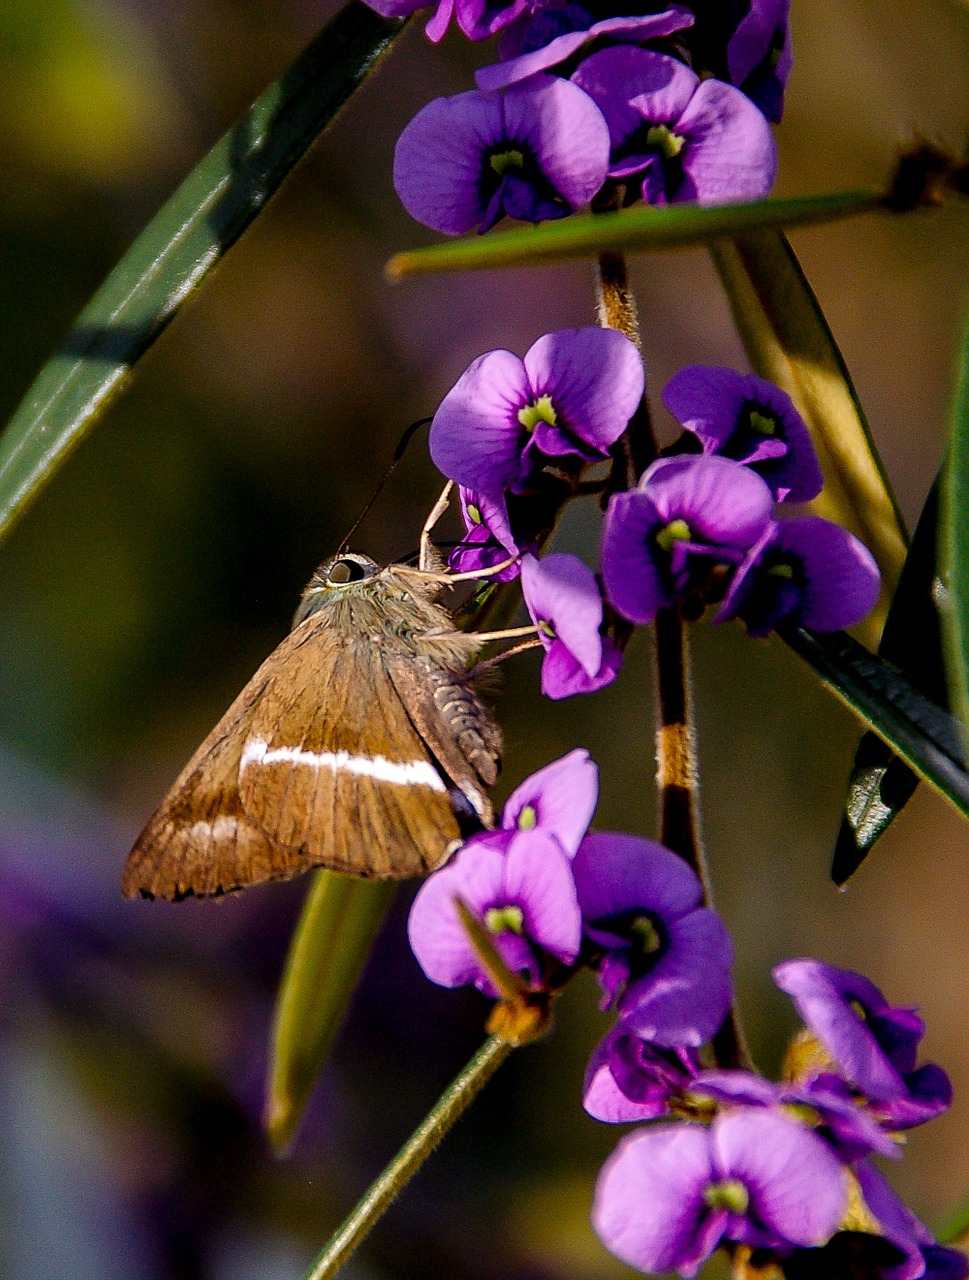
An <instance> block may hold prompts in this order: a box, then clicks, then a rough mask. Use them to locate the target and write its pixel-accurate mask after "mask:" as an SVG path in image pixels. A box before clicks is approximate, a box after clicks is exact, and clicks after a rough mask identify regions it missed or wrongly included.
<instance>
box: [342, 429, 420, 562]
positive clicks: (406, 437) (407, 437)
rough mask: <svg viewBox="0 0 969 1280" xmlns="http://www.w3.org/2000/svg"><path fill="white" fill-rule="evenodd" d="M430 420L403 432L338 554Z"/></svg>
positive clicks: (347, 543)
mask: <svg viewBox="0 0 969 1280" xmlns="http://www.w3.org/2000/svg"><path fill="white" fill-rule="evenodd" d="M430 421H431V419H430V418H418V419H417V421H416V422H412V423H411V424H410V426H409V427H408V428H407V430H406V431H405V432H404V433H403V435H402V436H401V437H400V439H399V440H398V441H397V448H396V449H395V450H394V456H393V458H392V459H391V463H390V466H389V467H388V468H387V470H386V471H385V472H384V474H383V475H382V476H381V478H380V481H379V482H378V484H377V487H376V489H374V491H373V493H372V494H371V495H370V497H369V499H368V500H367V504H366V506H365V507H364V509H363V510H362V511H361V512H360V514H359V515H358V516H357V518H356V520H354V522H353V524H352V526H351V528H350V532H349V533H348V534H347V536H346V537H345V538H344V539H343V541H342V542H341V543H340V546H339V548H338V549H337V555H338V556H340V555H343V553H344V551H346V549H347V547H348V546H349V545H350V539H351V538H352V537H353V535H354V534H355V533H356V531H357V530H358V529H359V528H360V526H361V525H362V524H363V521H364V519H365V517H366V515H367V512H368V511H369V510H370V508H371V507H372V506H373V504H374V503H375V502H376V501H377V499H378V498H379V497H380V495H381V493H383V490H384V486H385V485H386V483H387V481H388V480H389V479H390V477H391V476H392V475H393V474H394V471H395V469H396V467H397V464H398V462H400V460H401V458H402V457H403V456H404V453H405V452H406V449H407V446H408V445H409V444H410V442H411V440H413V438H414V436H415V434H416V433H417V432H418V431H419V430H420V429H421V427H426V426H427V424H428V423H429V422H430Z"/></svg>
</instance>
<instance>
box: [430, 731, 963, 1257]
mask: <svg viewBox="0 0 969 1280" xmlns="http://www.w3.org/2000/svg"><path fill="white" fill-rule="evenodd" d="M597 791H598V775H597V770H596V767H595V765H594V764H593V763H592V761H591V760H590V759H589V757H588V754H587V753H586V752H584V751H581V750H578V751H573V752H571V753H570V754H569V755H567V756H565V757H563V758H562V759H561V760H557V761H555V762H554V763H553V764H550V765H548V766H546V767H545V768H544V769H541V770H539V772H538V773H536V774H534V775H533V776H532V777H531V778H529V779H527V780H526V781H525V782H524V783H522V785H521V786H520V787H518V789H517V790H516V791H515V792H513V794H512V796H511V797H510V799H509V800H508V803H507V804H506V806H505V808H504V811H503V813H502V817H501V824H500V826H499V827H498V828H497V829H496V830H494V831H489V832H484V833H482V834H480V835H477V836H474V837H472V838H471V839H469V840H468V841H467V842H466V843H465V844H464V845H463V846H462V847H461V849H460V850H459V852H458V853H457V855H456V857H455V858H454V859H453V860H452V861H451V862H450V863H449V864H448V865H447V866H445V867H444V868H443V869H442V870H440V871H437V872H435V873H434V874H433V875H432V876H431V877H430V879H429V880H428V881H427V882H426V883H425V884H424V885H423V886H422V888H421V889H420V891H419V893H418V894H417V897H416V898H415V900H414V904H413V907H412V910H411V915H410V921H409V926H408V930H409V935H410V940H411V945H412V947H413V950H414V953H415V955H416V956H417V958H418V960H419V962H420V964H421V966H422V967H423V969H424V971H425V973H426V974H427V976H428V977H429V978H431V979H432V980H433V981H435V982H438V983H440V984H442V985H444V986H451V987H454V986H460V985H464V984H468V983H473V984H474V985H475V986H477V987H478V988H479V990H481V991H483V992H485V993H486V994H488V995H492V996H494V995H497V994H498V990H499V985H498V984H497V983H496V981H495V974H494V972H493V971H492V969H491V967H490V965H489V963H488V962H487V959H486V958H485V957H484V956H483V955H482V954H481V953H480V952H479V949H478V948H477V947H476V945H475V943H474V941H473V940H472V936H471V934H470V933H469V931H468V930H467V928H466V927H465V925H464V923H463V921H462V919H461V915H460V912H459V907H458V904H459V902H460V903H462V904H463V905H464V907H465V908H466V909H467V910H468V911H470V912H471V914H472V915H473V916H475V917H476V919H477V921H478V923H479V925H480V926H481V927H482V928H483V929H484V930H485V931H486V933H487V935H488V936H489V938H490V939H491V940H492V942H493V945H494V948H495V951H496V952H497V955H498V956H499V957H500V961H501V963H502V964H503V965H504V966H505V967H506V969H507V970H509V971H510V972H511V973H512V974H514V975H515V976H516V977H517V978H518V979H520V980H521V981H523V982H524V983H525V984H526V986H527V988H528V990H529V991H531V992H533V993H541V992H545V993H554V991H556V990H557V989H559V988H560V987H561V986H562V984H563V983H564V982H565V981H566V980H567V978H568V977H569V976H570V975H571V974H572V973H573V972H574V971H575V969H576V968H577V967H579V966H586V967H589V968H591V969H593V970H594V972H595V973H596V974H597V975H598V978H599V981H600V984H601V986H602V990H603V1007H604V1008H607V1009H611V1010H613V1011H614V1012H615V1014H616V1022H615V1024H614V1025H613V1027H612V1028H611V1030H610V1031H609V1032H608V1033H607V1035H606V1036H605V1038H604V1039H603V1041H602V1042H601V1044H600V1045H599V1047H598V1048H597V1049H596V1050H595V1052H594V1054H593V1056H592V1059H591V1061H590V1063H589V1067H588V1070H587V1073H586V1081H585V1089H584V1098H583V1102H584V1106H585V1108H586V1110H587V1111H588V1112H589V1113H590V1114H591V1115H593V1116H594V1117H596V1118H597V1119H599V1120H603V1121H606V1122H611V1123H623V1122H630V1121H654V1122H655V1121H660V1123H652V1124H649V1125H647V1126H646V1127H643V1128H639V1129H636V1130H634V1131H633V1132H632V1133H630V1134H628V1135H627V1136H626V1137H625V1138H623V1139H622V1141H621V1142H620V1143H619V1146H618V1147H617V1148H616V1150H615V1152H614V1153H613V1154H612V1156H611V1157H610V1158H609V1159H608V1161H607V1162H606V1164H605V1166H604V1168H603V1170H602V1173H601V1175H600V1178H599V1182H598V1186H597V1188H596V1194H595V1202H594V1208H593V1224H594V1226H595V1229H596V1231H597V1232H598V1234H599V1236H600V1237H601V1239H602V1240H603V1242H604V1243H605V1244H606V1246H607V1247H608V1248H609V1249H610V1250H611V1251H612V1252H613V1253H614V1254H616V1255H617V1256H618V1257H619V1258H621V1259H623V1260H624V1261H626V1262H628V1263H630V1264H631V1265H632V1266H634V1267H637V1268H638V1269H639V1270H641V1271H646V1272H653V1271H668V1270H676V1271H678V1272H679V1273H680V1274H681V1275H683V1276H693V1275H695V1274H696V1272H697V1271H698V1269H699V1267H700V1266H701V1265H702V1263H703V1262H704V1261H705V1260H706V1259H707V1258H708V1257H709V1256H710V1255H711V1254H712V1253H713V1252H714V1250H716V1249H717V1248H718V1247H720V1246H721V1245H724V1246H727V1247H730V1248H733V1249H736V1248H747V1249H749V1250H751V1251H755V1252H756V1253H757V1255H758V1259H759V1260H760V1261H761V1262H763V1264H764V1265H766V1264H767V1263H768V1262H770V1261H771V1260H774V1261H776V1262H778V1263H781V1264H783V1265H784V1267H785V1268H788V1267H789V1268H790V1271H789V1272H788V1274H791V1275H801V1274H804V1275H808V1274H809V1275H818V1276H820V1275H834V1274H840V1271H839V1268H838V1261H837V1260H838V1259H839V1258H841V1257H843V1256H846V1251H849V1250H850V1254H851V1257H852V1258H853V1259H854V1261H855V1264H856V1265H857V1266H859V1267H861V1268H862V1270H859V1271H858V1272H857V1274H862V1273H863V1274H866V1275H872V1276H881V1277H883V1278H884V1280H916V1277H920V1276H926V1277H933V1278H934V1280H945V1278H951V1280H960V1278H962V1277H965V1276H966V1275H967V1273H969V1264H967V1262H966V1259H965V1258H964V1256H963V1255H961V1254H959V1253H956V1252H955V1251H954V1250H951V1249H947V1248H944V1247H942V1246H940V1245H939V1244H938V1243H937V1242H936V1241H935V1240H934V1238H933V1237H932V1236H931V1234H930V1233H929V1231H928V1230H927V1228H926V1227H925V1226H924V1225H923V1224H922V1223H921V1222H919V1221H918V1219H917V1218H915V1216H914V1215H913V1214H912V1213H911V1211H910V1210H909V1209H908V1208H907V1207H906V1206H905V1204H904V1203H903V1202H902V1201H901V1200H900V1199H899V1198H898V1197H897V1196H896V1195H895V1193H894V1192H893V1191H892V1190H891V1188H890V1187H889V1185H888V1183H887V1182H886V1180H885V1179H884V1177H883V1176H882V1175H881V1174H880V1173H879V1172H878V1171H877V1170H876V1169H875V1167H874V1165H872V1163H871V1157H872V1156H873V1155H880V1156H887V1157H889V1158H898V1157H899V1156H900V1154H901V1147H900V1146H899V1137H898V1135H899V1134H900V1133H901V1132H902V1131H904V1130H907V1129H910V1128H912V1127H914V1126H916V1125H919V1124H922V1123H924V1122H925V1121H926V1120H930V1119H932V1118H933V1117H934V1116H937V1115H939V1114H940V1113H941V1112H942V1111H944V1110H945V1109H946V1108H947V1107H948V1106H949V1103H950V1100H951V1089H950V1085H949V1081H948V1078H947V1076H946V1074H945V1072H944V1071H943V1070H942V1069H941V1068H940V1067H938V1066H935V1065H934V1064H924V1065H921V1066H919V1065H918V1064H917V1053H918V1046H919V1043H920V1041H921V1039H922V1036H923V1033H924V1026H923V1023H922V1021H921V1019H920V1018H919V1017H918V1016H917V1014H915V1012H914V1011H913V1010H911V1009H904V1008H895V1007H893V1006H891V1005H889V1004H888V1002H887V1001H886V1000H885V998H884V996H883V995H882V993H881V992H880V991H879V990H878V988H877V987H875V986H874V985H873V984H872V983H871V982H869V981H868V980H867V979H866V978H864V977H862V976H861V975H860V974H857V973H851V972H848V971H846V970H842V969H836V968H833V967H831V966H829V965H825V964H821V963H820V962H819V961H816V960H807V959H802V960H791V961H788V962H786V963H785V964H782V965H779V966H778V967H777V968H776V969H775V971H774V978H775V981H776V982H777V984H778V985H779V986H780V987H781V989H782V990H784V991H786V992H787V993H788V994H789V995H790V996H791V997H792V999H793V1000H794V1003H795V1006H796V1008H797V1010H798V1012H799V1013H800V1015H801V1017H802V1018H803V1020H804V1022H805V1024H806V1029H805V1031H803V1032H802V1033H801V1034H800V1035H799V1036H798V1037H797V1038H796V1039H795V1041H794V1042H793V1044H792V1047H791V1050H790V1051H789V1053H788V1061H787V1068H786V1071H785V1078H784V1080H783V1081H782V1082H780V1083H774V1082H772V1081H769V1080H767V1079H765V1078H763V1077H762V1076H759V1075H757V1074H755V1073H754V1072H753V1071H747V1070H739V1069H738V1070H711V1069H704V1062H705V1060H708V1051H705V1050H704V1046H705V1045H707V1044H709V1042H710V1041H711V1040H712V1039H713V1038H714V1037H715V1036H716V1033H717V1032H718V1030H719V1029H720V1027H721V1025H722V1023H723V1022H724V1019H725V1018H726V1016H727V1013H728V1011H729V1008H730V1004H731V1001H732V987H731V979H730V967H731V964H732V959H733V955H732V944H731V941H730V936H729V933H728V931H727V929H726V927H725V926H724V924H723V922H722V920H721V919H720V918H719V916H718V915H717V914H716V913H715V912H714V911H712V910H711V909H710V908H708V907H707V906H705V905H704V902H703V891H702V888H701V885H700V882H699V881H698V879H697V877H696V876H695V875H694V873H693V872H692V871H691V870H690V868H689V867H688V866H687V865H686V864H685V863H684V862H683V861H682V860H681V859H680V858H679V857H677V855H676V854H674V853H672V852H671V851H670V850H669V849H665V848H664V847H663V846H662V845H659V844H656V843H654V842H653V841H650V840H645V839H641V838H639V837H637V836H631V835H624V834H621V833H618V832H590V831H589V830H588V827H589V823H590V821H591V819H592V814H593V811H594V809H595V805H596V800H597ZM799 1267H800V1269H798V1268H799ZM845 1274H847V1272H845ZM852 1274H855V1272H852Z"/></svg>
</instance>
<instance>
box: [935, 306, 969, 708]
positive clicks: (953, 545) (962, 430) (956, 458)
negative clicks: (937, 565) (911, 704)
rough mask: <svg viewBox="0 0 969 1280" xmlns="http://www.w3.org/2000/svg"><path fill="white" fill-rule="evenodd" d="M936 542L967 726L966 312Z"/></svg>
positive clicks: (950, 658) (952, 681) (954, 676)
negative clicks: (938, 546)
mask: <svg viewBox="0 0 969 1280" xmlns="http://www.w3.org/2000/svg"><path fill="white" fill-rule="evenodd" d="M939 544H940V552H941V564H942V580H943V582H944V584H945V586H946V588H947V590H948V599H947V601H946V608H945V609H944V610H943V614H942V621H943V627H944V635H945V648H946V667H947V670H948V676H949V694H950V697H951V699H952V703H953V706H954V708H955V710H956V712H957V713H958V715H959V718H960V719H961V720H962V723H963V724H964V725H969V314H967V316H966V320H965V324H964V327H963V335H962V352H961V356H960V360H959V370H958V374H957V380H956V393H955V403H954V406H953V413H952V442H951V445H950V448H949V465H948V480H947V483H946V486H945V495H944V498H943V504H942V527H941V529H940V536H939Z"/></svg>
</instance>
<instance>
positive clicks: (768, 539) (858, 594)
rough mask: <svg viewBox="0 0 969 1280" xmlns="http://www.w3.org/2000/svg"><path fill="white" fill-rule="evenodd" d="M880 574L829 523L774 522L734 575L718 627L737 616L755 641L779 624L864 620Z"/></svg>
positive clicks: (832, 626) (860, 548)
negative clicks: (755, 637)
mask: <svg viewBox="0 0 969 1280" xmlns="http://www.w3.org/2000/svg"><path fill="white" fill-rule="evenodd" d="M880 584H881V575H880V574H879V572H878V565H877V564H876V563H875V558H874V556H873V555H872V554H871V552H870V551H869V550H868V548H867V547H866V546H865V545H864V543H863V542H859V540H858V539H857V538H856V537H855V536H854V534H852V533H849V532H848V530H847V529H842V528H841V526H840V525H837V524H833V523H832V522H831V521H830V520H822V519H821V517H820V516H805V517H804V518H803V519H800V520H784V521H782V522H780V523H778V524H772V525H771V526H770V527H769V528H768V529H767V530H766V531H765V533H764V535H763V537H762V538H761V540H760V542H759V543H757V545H756V546H754V547H752V548H751V550H750V554H749V555H748V556H747V558H746V559H745V561H744V563H743V564H742V565H741V566H740V568H739V569H738V570H737V572H736V574H735V575H734V578H733V581H732V582H731V584H730V589H729V591H728V592H727V594H726V597H725V599H724V602H723V607H722V608H721V610H720V612H719V613H718V615H717V621H718V622H725V621H726V620H727V619H728V618H735V617H740V618H742V619H743V621H744V623H745V624H746V626H747V630H748V632H749V633H750V635H752V636H765V635H767V634H768V633H769V632H770V631H772V630H773V629H774V628H775V627H777V626H780V625H781V623H788V624H790V625H793V626H800V627H810V628H812V629H813V630H814V631H840V630H841V629H842V628H843V627H853V626H854V625H855V623H856V622H860V621H861V620H862V618H865V617H867V616H868V614H869V613H870V612H871V610H872V609H873V608H874V607H875V604H876V602H877V600H878V592H879V589H880Z"/></svg>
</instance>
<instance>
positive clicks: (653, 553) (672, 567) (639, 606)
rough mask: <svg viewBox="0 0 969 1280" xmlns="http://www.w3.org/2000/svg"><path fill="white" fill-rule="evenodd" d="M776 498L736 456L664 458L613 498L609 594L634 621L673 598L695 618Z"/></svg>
mask: <svg viewBox="0 0 969 1280" xmlns="http://www.w3.org/2000/svg"><path fill="white" fill-rule="evenodd" d="M773 508H774V501H773V495H772V494H771V491H770V489H769V488H768V487H767V485H766V484H765V483H764V481H763V480H761V478H760V477H759V476H758V475H756V474H755V473H754V472H753V471H751V470H750V469H749V468H747V467H743V466H741V465H740V464H739V463H736V462H733V461H731V460H730V459H729V458H718V457H714V456H707V455H701V456H699V457H697V456H691V457H677V458H662V459H660V460H659V461H658V462H654V463H653V465H652V466H651V467H650V468H649V469H648V470H647V471H646V473H645V475H644V476H643V478H642V480H641V481H640V482H639V487H638V488H637V489H631V490H629V491H628V492H626V493H618V494H616V495H615V497H613V498H612V500H611V501H610V503H609V509H608V511H607V513H606V521H605V528H604V529H603V534H602V577H603V582H604V584H605V590H606V599H607V600H608V601H609V603H610V604H611V605H612V606H613V608H614V609H615V610H616V611H617V613H620V614H621V615H622V616H623V617H624V618H627V619H628V620H629V621H630V622H636V623H640V624H645V623H648V622H652V621H653V619H654V618H655V617H656V614H657V613H658V611H659V610H660V609H661V608H663V607H664V606H666V605H670V604H673V603H674V601H677V600H679V601H681V602H687V601H688V600H689V604H690V608H689V616H694V617H697V616H699V612H702V606H703V605H704V604H705V603H708V602H710V601H711V600H715V599H720V598H722V595H723V592H724V590H725V589H726V585H727V581H728V579H729V575H730V573H731V572H732V571H733V568H734V566H735V565H737V564H738V563H739V562H740V561H742V560H743V557H744V553H745V552H746V551H748V550H749V549H750V548H751V547H752V546H753V545H754V544H755V543H756V542H757V541H758V539H759V538H760V537H761V536H762V535H763V533H764V531H765V530H766V529H767V527H768V525H769V523H770V519H771V513H772V511H773Z"/></svg>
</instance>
